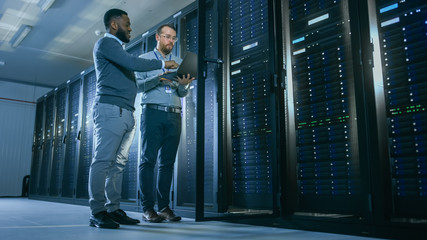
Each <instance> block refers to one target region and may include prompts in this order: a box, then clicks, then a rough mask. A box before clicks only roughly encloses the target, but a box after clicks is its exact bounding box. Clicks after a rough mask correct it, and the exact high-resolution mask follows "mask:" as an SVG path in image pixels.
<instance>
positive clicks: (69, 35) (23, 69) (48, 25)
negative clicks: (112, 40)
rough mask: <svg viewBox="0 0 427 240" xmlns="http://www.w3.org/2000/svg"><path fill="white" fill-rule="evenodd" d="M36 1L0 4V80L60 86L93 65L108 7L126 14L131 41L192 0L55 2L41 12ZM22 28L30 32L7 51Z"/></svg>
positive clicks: (15, 0)
mask: <svg viewBox="0 0 427 240" xmlns="http://www.w3.org/2000/svg"><path fill="white" fill-rule="evenodd" d="M40 1H42V0H0V80H3V81H11V82H17V83H24V84H31V85H36V86H43V87H56V86H59V85H60V84H62V83H64V82H66V81H67V80H68V79H70V78H71V77H72V76H74V75H76V74H78V73H80V72H81V71H82V70H84V69H86V68H87V67H89V66H91V65H93V59H92V49H93V45H94V43H95V42H96V41H97V39H99V38H100V37H101V36H103V33H104V32H105V27H104V24H103V16H104V13H105V12H106V11H107V10H108V9H110V8H120V9H123V10H124V11H126V12H127V13H128V15H129V18H130V20H131V27H132V33H131V35H132V36H131V40H132V39H133V38H135V37H136V36H137V35H139V34H142V33H144V32H146V31H147V30H149V29H150V28H151V27H153V26H155V25H156V24H158V23H159V22H161V21H163V20H164V19H166V18H168V17H169V16H171V15H173V14H175V13H177V12H178V11H179V10H181V9H183V8H184V7H186V6H187V5H189V4H191V3H192V2H194V1H195V0H179V1H176V0H56V1H54V3H53V4H52V5H51V7H50V8H49V9H48V10H47V11H45V12H44V11H42V10H41V7H39V6H38V5H40V4H39V2H40ZM21 25H29V26H31V31H30V32H29V34H28V35H27V36H26V37H25V38H24V39H23V41H22V42H21V43H20V44H19V45H18V46H17V47H12V44H11V39H12V38H13V37H14V34H15V33H16V32H17V31H18V29H19V28H20V27H21ZM95 32H97V33H98V34H99V32H101V35H96V34H95Z"/></svg>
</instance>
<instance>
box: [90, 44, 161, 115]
mask: <svg viewBox="0 0 427 240" xmlns="http://www.w3.org/2000/svg"><path fill="white" fill-rule="evenodd" d="M93 60H94V62H95V72H96V97H95V103H97V102H99V103H108V104H114V105H116V106H119V107H122V108H125V109H128V110H131V111H134V110H135V108H134V103H135V97H136V93H137V85H136V82H135V75H134V71H138V72H145V71H151V70H156V69H161V68H162V64H163V63H162V61H161V60H157V59H152V60H147V59H143V58H138V57H135V56H132V55H131V54H129V53H127V52H126V51H125V50H124V49H123V47H122V45H121V44H120V43H119V41H118V40H117V39H114V38H111V37H103V38H101V39H99V40H98V41H97V42H96V43H95V46H94V48H93Z"/></svg>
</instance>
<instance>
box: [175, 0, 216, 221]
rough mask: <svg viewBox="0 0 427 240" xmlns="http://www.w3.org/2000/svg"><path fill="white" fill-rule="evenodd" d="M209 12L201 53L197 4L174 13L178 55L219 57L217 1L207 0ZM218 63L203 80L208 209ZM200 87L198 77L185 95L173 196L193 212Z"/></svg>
mask: <svg viewBox="0 0 427 240" xmlns="http://www.w3.org/2000/svg"><path fill="white" fill-rule="evenodd" d="M208 2H209V3H208V5H209V10H208V11H209V13H208V15H207V17H206V26H207V27H208V29H209V31H208V32H207V33H206V34H205V36H204V37H205V38H206V39H208V41H207V42H208V44H209V47H208V48H207V50H206V52H205V53H204V54H202V53H200V51H198V50H199V48H198V34H199V32H198V31H199V27H198V10H197V9H196V5H194V4H193V5H191V6H189V7H187V8H186V9H183V10H182V11H180V12H179V13H177V14H175V15H174V18H176V22H177V26H178V29H177V30H178V32H177V34H178V38H179V39H180V41H179V42H178V44H177V45H176V46H175V50H177V52H178V56H181V58H183V57H184V56H185V55H186V53H187V52H193V53H197V54H202V55H204V56H211V57H216V56H215V54H216V51H217V42H218V39H217V30H216V28H217V25H215V22H216V21H217V16H216V13H215V12H214V8H213V6H216V5H215V1H208ZM217 71H218V70H217V68H216V66H215V65H214V66H209V67H208V69H207V77H206V79H204V80H202V81H204V85H203V88H204V89H205V92H206V95H205V96H204V98H205V100H206V101H205V102H204V103H203V104H204V109H206V110H205V111H204V112H203V113H204V115H205V119H204V121H203V125H204V127H205V132H204V136H205V139H206V142H205V143H204V147H205V152H204V157H203V161H204V162H205V168H204V170H203V171H204V174H205V177H204V187H205V188H204V190H203V195H204V198H205V199H206V200H205V202H204V206H205V207H206V210H207V211H208V212H217V211H218V210H217V209H218V206H217V199H216V197H217V196H216V193H217V186H216V185H217V181H218V178H217V172H218V170H217V164H218V160H217V159H218V153H217V149H218V148H217V142H218V138H217V135H216V134H215V133H216V132H217V126H218V123H217V122H218V104H217V91H218V89H217V84H218V75H217ZM198 88H199V81H198V80H197V79H196V80H195V81H193V82H192V83H191V85H190V91H189V93H188V95H187V96H186V97H185V98H183V99H182V106H183V114H182V133H181V143H180V147H179V149H178V154H177V162H176V171H175V180H174V181H175V184H174V193H175V194H174V196H175V199H176V202H175V203H174V206H175V208H177V209H180V210H190V211H191V212H193V213H194V210H195V209H194V207H195V206H196V194H197V190H196V189H197V188H196V159H197V150H196V146H197V140H196V139H197V124H198V123H197V122H198V120H197V111H199V110H198V106H197V105H198V100H197V99H198V97H199V96H198Z"/></svg>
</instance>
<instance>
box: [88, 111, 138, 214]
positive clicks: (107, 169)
mask: <svg viewBox="0 0 427 240" xmlns="http://www.w3.org/2000/svg"><path fill="white" fill-rule="evenodd" d="M93 121H94V134H95V136H94V153H93V158H92V164H91V165H90V170H89V206H90V210H91V213H92V214H96V213H99V212H101V211H107V212H113V211H115V210H117V209H119V208H120V199H121V192H122V180H123V170H124V169H125V166H126V163H127V161H128V156H129V149H130V146H131V144H132V141H133V137H134V135H135V118H134V116H133V112H132V111H129V110H126V109H123V108H120V107H118V106H115V105H112V104H105V103H97V104H95V105H94V107H93Z"/></svg>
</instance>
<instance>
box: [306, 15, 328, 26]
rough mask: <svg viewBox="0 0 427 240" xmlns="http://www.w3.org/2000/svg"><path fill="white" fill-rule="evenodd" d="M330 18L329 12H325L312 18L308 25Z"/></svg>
mask: <svg viewBox="0 0 427 240" xmlns="http://www.w3.org/2000/svg"><path fill="white" fill-rule="evenodd" d="M328 18H329V13H327V14H324V15H322V16H320V17H317V18H313V19H311V20H310V21H308V25H311V24H315V23H318V22H320V21H323V20H325V19H328Z"/></svg>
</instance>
